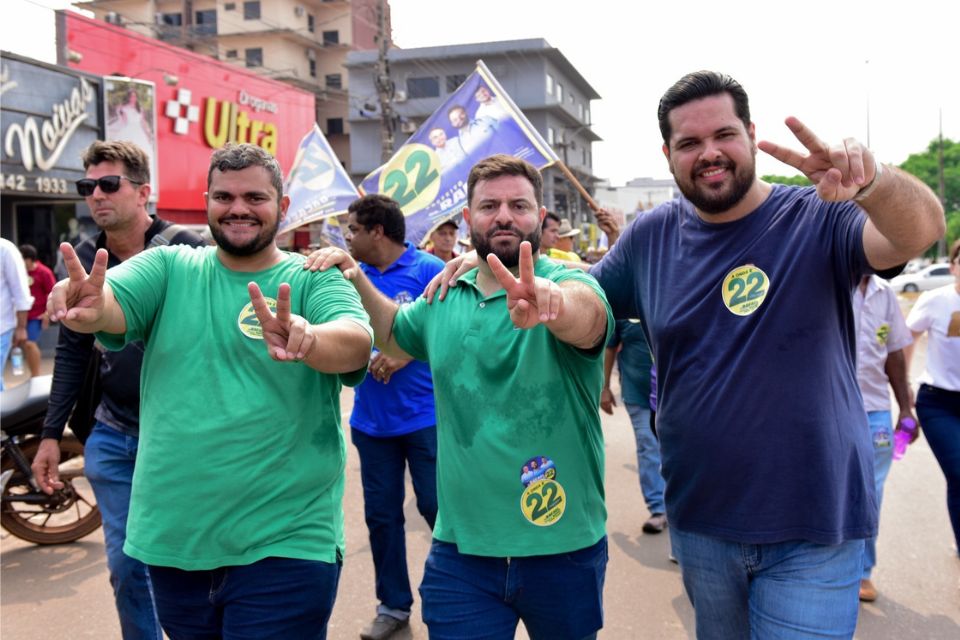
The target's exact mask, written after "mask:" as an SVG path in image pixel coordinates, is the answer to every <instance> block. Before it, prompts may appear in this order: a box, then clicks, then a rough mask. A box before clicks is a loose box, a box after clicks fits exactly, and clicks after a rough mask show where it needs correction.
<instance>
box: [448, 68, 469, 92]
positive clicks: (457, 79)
mask: <svg viewBox="0 0 960 640" xmlns="http://www.w3.org/2000/svg"><path fill="white" fill-rule="evenodd" d="M466 79H467V76H465V75H463V74H462V73H458V74H456V75H452V76H447V93H453V92H454V91H456V90H457V88H458V87H459V86H460V85H462V84H463V81H464V80H466Z"/></svg>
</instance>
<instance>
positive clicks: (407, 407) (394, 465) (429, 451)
mask: <svg viewBox="0 0 960 640" xmlns="http://www.w3.org/2000/svg"><path fill="white" fill-rule="evenodd" d="M348 213H349V219H348V222H347V231H348V234H347V242H348V243H349V245H350V253H351V254H352V255H353V257H354V258H356V259H357V260H359V261H360V262H361V265H360V267H361V269H363V272H364V273H365V274H366V276H367V277H368V278H369V279H370V281H371V282H372V283H373V284H374V286H376V287H377V289H379V290H380V291H381V292H382V293H384V294H385V295H387V296H389V297H390V298H392V299H393V300H394V302H396V303H398V304H404V303H407V302H413V301H414V300H415V299H416V298H417V297H418V296H419V295H420V294H421V293H422V292H423V290H424V289H425V288H426V286H427V283H429V282H430V280H431V279H432V278H433V276H435V275H436V274H437V273H439V272H440V271H441V270H442V269H443V264H444V263H443V261H442V260H440V259H439V258H437V257H435V256H432V255H429V254H428V253H426V252H423V251H418V250H417V248H416V247H414V246H413V245H412V244H410V243H409V242H405V241H404V235H405V233H406V227H405V223H404V217H403V212H402V211H401V210H400V206H399V205H398V204H397V203H396V202H395V201H393V200H391V199H390V198H387V197H385V196H382V195H379V194H370V195H367V196H364V197H362V198H360V199H358V200H355V201H354V202H353V203H352V204H351V205H350V207H349V209H348ZM350 427H351V430H350V431H351V437H352V440H353V444H354V446H356V448H357V452H358V453H359V455H360V478H361V482H362V484H363V503H364V514H365V517H366V521H367V529H369V532H370V550H371V552H372V554H373V566H374V572H375V574H376V583H377V588H376V590H377V599H378V600H379V601H380V604H379V605H378V607H377V616H376V618H375V619H374V621H373V623H372V624H371V625H370V627H368V628H367V629H366V630H365V631H364V632H363V633H362V634H361V635H360V637H361V638H363V639H364V640H382V639H383V638H387V637H389V636H390V635H392V634H393V633H394V632H395V631H397V630H398V629H401V628H402V627H405V626H407V624H409V617H410V607H411V606H412V604H413V593H412V592H411V590H410V578H409V576H408V575H407V552H406V541H405V538H404V527H403V524H404V517H403V501H404V468H405V466H407V465H409V467H410V477H411V479H412V481H413V490H414V493H415V494H416V496H417V510H418V511H419V512H420V514H421V515H422V516H423V517H424V519H425V520H426V521H427V524H428V525H430V529H431V530H432V529H433V524H434V521H435V520H436V517H437V485H436V459H437V428H436V418H435V416H434V404H433V381H432V379H431V377H430V367H429V366H428V365H427V364H426V363H425V362H417V361H414V360H400V359H397V358H391V357H389V356H386V355H384V354H382V353H380V352H379V351H377V350H374V353H373V356H372V357H371V360H370V367H369V369H368V373H367V378H366V380H364V381H363V383H362V384H361V385H360V386H359V387H357V389H356V397H355V399H354V406H353V413H352V414H351V416H350Z"/></svg>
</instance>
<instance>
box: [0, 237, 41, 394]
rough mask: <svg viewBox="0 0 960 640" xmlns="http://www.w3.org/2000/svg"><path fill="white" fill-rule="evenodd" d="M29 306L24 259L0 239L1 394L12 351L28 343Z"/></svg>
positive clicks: (10, 243) (30, 302) (10, 245)
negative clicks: (4, 372) (4, 374)
mask: <svg viewBox="0 0 960 640" xmlns="http://www.w3.org/2000/svg"><path fill="white" fill-rule="evenodd" d="M32 306H33V297H32V296H31V295H30V285H29V284H28V281H27V270H26V268H25V267H24V265H23V258H22V257H21V256H20V252H19V251H17V247H16V246H15V245H14V244H13V243H12V242H10V241H9V240H7V239H6V238H0V391H2V390H3V375H2V373H3V368H4V367H5V366H6V365H7V358H8V357H9V356H10V351H11V349H13V347H19V346H21V345H22V344H24V343H25V342H26V341H27V315H28V314H29V313H30V308H31V307H32Z"/></svg>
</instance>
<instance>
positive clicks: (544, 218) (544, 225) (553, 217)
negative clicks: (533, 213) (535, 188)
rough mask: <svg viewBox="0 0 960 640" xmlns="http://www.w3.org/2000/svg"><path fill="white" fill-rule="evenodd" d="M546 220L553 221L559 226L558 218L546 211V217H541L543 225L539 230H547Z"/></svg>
mask: <svg viewBox="0 0 960 640" xmlns="http://www.w3.org/2000/svg"><path fill="white" fill-rule="evenodd" d="M547 220H553V221H554V222H556V223H557V224H560V216H558V215H557V214H555V213H554V212H553V211H547V215H545V216H543V223H542V224H541V225H540V228H541V229H546V228H547Z"/></svg>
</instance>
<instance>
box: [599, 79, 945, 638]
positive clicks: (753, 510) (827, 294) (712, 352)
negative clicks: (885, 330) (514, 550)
mask: <svg viewBox="0 0 960 640" xmlns="http://www.w3.org/2000/svg"><path fill="white" fill-rule="evenodd" d="M659 119H660V129H661V133H662V135H663V142H664V144H663V152H664V155H665V156H666V158H667V161H668V162H669V165H670V170H671V172H672V173H673V175H674V177H675V178H676V181H677V184H678V186H679V188H680V191H681V193H682V194H683V197H682V198H679V199H677V200H674V201H672V202H669V203H666V204H663V205H661V206H659V207H657V208H655V209H653V210H651V211H649V212H645V213H643V214H642V215H640V216H639V217H638V218H637V220H636V222H635V223H634V224H632V225H631V227H630V228H628V229H627V230H626V232H625V233H624V234H623V236H622V237H621V238H620V240H619V242H617V244H616V245H614V246H613V248H612V249H611V250H610V252H609V253H608V254H607V255H606V256H605V257H604V259H603V260H602V261H601V262H600V263H598V264H597V265H595V266H594V267H593V268H592V269H591V273H592V274H593V275H594V276H596V277H597V279H598V280H599V281H600V284H601V285H603V288H604V290H605V291H606V293H607V296H608V298H609V301H610V304H611V306H612V307H613V310H614V313H615V314H616V316H617V317H618V318H640V320H641V323H642V326H643V328H644V332H645V333H646V336H647V338H648V343H649V344H650V346H651V349H652V352H653V357H654V360H655V361H656V363H657V378H658V380H657V382H658V388H659V394H658V406H657V432H658V435H659V437H660V445H661V454H662V465H663V466H662V469H663V475H664V478H665V480H666V494H665V499H666V509H667V518H668V520H669V522H670V526H671V542H672V545H673V553H674V555H675V556H676V557H677V559H678V560H679V563H680V566H681V569H682V571H683V580H684V586H685V588H686V590H687V594H688V596H689V597H690V600H691V602H692V603H693V606H694V608H695V611H696V618H697V635H698V637H700V638H713V637H731V638H732V637H738V638H739V637H760V638H767V637H801V636H802V637H808V636H809V635H817V636H818V637H820V635H824V636H826V635H831V636H837V635H839V636H847V637H851V636H852V635H853V632H854V629H855V627H856V619H857V603H858V587H859V584H860V571H861V560H862V552H863V539H864V538H867V537H869V536H872V535H874V533H875V532H876V526H877V503H876V498H875V495H874V488H873V469H872V465H873V459H872V449H871V444H870V432H869V429H868V427H867V422H866V414H865V413H864V409H863V402H862V399H861V396H860V391H859V389H858V386H857V380H856V367H855V365H854V355H855V327H854V321H853V310H852V307H851V295H852V291H853V287H854V285H855V284H856V283H857V281H858V280H859V278H860V275H861V274H863V273H869V272H870V271H872V270H874V269H884V268H888V267H891V266H894V265H897V264H901V263H903V262H906V261H907V260H908V259H909V258H912V257H913V256H915V255H917V254H919V253H920V252H921V251H923V250H924V249H925V248H927V247H928V246H929V245H930V244H932V243H933V242H934V241H935V240H936V239H937V238H938V237H939V236H940V235H942V233H943V230H944V218H943V211H942V209H941V207H940V205H939V203H938V201H937V199H936V197H935V196H934V195H933V193H932V192H931V191H930V190H929V189H928V188H927V187H926V186H924V185H923V184H922V183H920V182H919V181H918V180H916V179H915V178H913V177H911V176H909V175H908V174H906V173H904V172H901V171H899V170H897V169H895V168H893V167H884V166H882V165H880V164H879V162H878V161H877V160H876V159H875V157H874V156H873V154H872V153H871V152H870V150H869V149H867V148H866V147H864V146H863V145H861V144H860V143H858V142H856V141H855V140H853V139H847V140H846V141H845V142H844V144H842V145H840V146H838V147H833V148H831V147H829V146H828V145H826V144H824V143H823V142H821V141H820V140H819V139H818V138H817V137H816V136H815V135H814V134H813V133H812V132H811V131H810V130H809V129H807V128H806V127H805V126H804V125H803V124H802V123H800V122H799V121H798V120H796V119H795V118H788V119H787V121H786V124H787V126H788V127H789V128H790V130H791V131H792V132H793V133H794V135H796V137H797V139H798V140H799V141H800V142H801V143H802V144H803V146H804V147H806V149H807V151H808V153H807V154H801V153H797V152H795V151H792V150H789V149H786V148H784V147H780V146H778V145H776V144H773V143H769V142H760V143H757V141H756V137H755V132H754V125H753V123H752V122H751V121H750V112H749V106H748V100H747V95H746V93H745V92H744V90H743V88H742V87H741V86H740V85H739V84H738V83H737V82H736V81H735V80H733V79H732V78H730V77H729V76H726V75H723V74H718V73H714V72H706V71H704V72H697V73H692V74H689V75H687V76H685V77H684V78H682V79H681V80H680V81H678V82H677V83H676V84H675V85H674V86H673V87H671V88H670V89H669V90H668V91H667V92H666V93H665V94H664V96H663V98H662V99H661V101H660V108H659ZM758 148H759V149H761V150H762V151H764V152H766V153H769V154H770V155H772V156H774V157H775V158H777V159H779V160H781V161H783V162H785V163H786V164H788V165H790V166H793V167H795V168H796V169H798V170H799V171H800V172H802V173H803V174H804V175H806V176H807V177H808V178H809V179H810V180H811V181H812V182H813V184H814V185H815V187H808V188H795V187H784V186H780V185H770V184H767V183H765V182H763V181H761V180H759V179H758V178H757V176H756V172H755V156H756V152H757V149H758Z"/></svg>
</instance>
